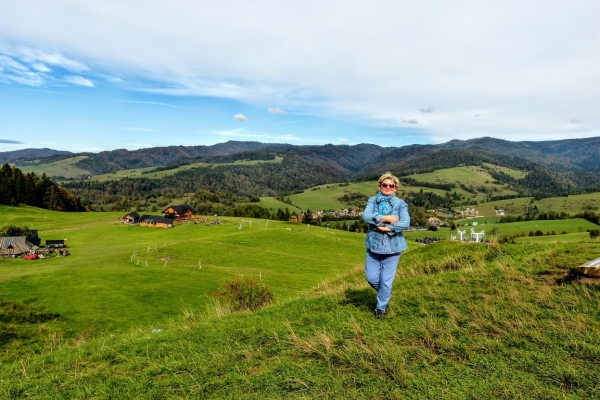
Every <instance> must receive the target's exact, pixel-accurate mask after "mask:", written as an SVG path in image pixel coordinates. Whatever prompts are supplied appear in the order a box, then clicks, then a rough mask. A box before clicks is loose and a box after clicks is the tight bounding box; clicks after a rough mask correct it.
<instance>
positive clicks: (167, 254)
mask: <svg viewBox="0 0 600 400" xmlns="http://www.w3.org/2000/svg"><path fill="white" fill-rule="evenodd" d="M120 216H121V215H120V214H113V213H88V214H63V213H52V212H48V211H43V210H38V209H32V208H13V207H0V217H1V218H2V221H7V223H13V224H17V225H23V224H27V225H28V226H30V227H32V228H38V229H40V235H41V236H42V238H56V237H62V238H67V239H68V242H67V243H68V244H69V249H70V250H71V252H72V255H71V256H69V257H66V258H58V257H53V258H51V259H46V260H38V261H30V262H27V261H25V260H22V259H20V260H19V259H17V260H7V259H3V260H0V272H1V276H2V280H1V281H0V299H1V300H3V301H4V302H7V301H21V302H23V303H25V304H27V305H31V306H35V307H43V308H44V309H46V310H49V311H52V312H55V313H59V314H60V315H61V316H62V318H63V319H64V320H60V321H57V322H56V323H57V324H60V323H62V324H65V325H66V326H67V328H68V330H67V331H66V333H63V335H64V336H62V337H57V336H56V334H55V333H56V332H57V331H59V330H58V327H56V326H54V327H53V326H50V325H49V324H48V323H41V327H40V335H39V336H40V338H39V341H38V342H37V343H36V345H35V347H30V349H34V350H33V351H31V350H30V351H29V352H27V351H26V350H27V348H19V347H17V346H16V345H12V347H11V343H17V342H18V341H14V340H13V341H12V342H11V341H10V339H11V338H12V337H14V334H12V335H13V336H10V335H11V333H10V332H14V331H15V329H16V328H17V327H16V323H15V322H12V325H11V324H10V323H8V324H5V325H3V323H4V322H5V321H6V315H8V314H2V315H3V318H2V320H1V321H0V329H5V330H4V331H3V336H2V337H3V339H2V341H1V342H0V345H1V346H2V347H0V348H1V349H2V350H3V351H10V352H12V353H9V354H4V355H3V359H4V360H5V361H4V362H3V364H2V368H0V396H2V398H7V399H8V398H48V399H50V398H77V399H82V398H215V399H216V398H219V399H221V398H236V399H254V398H273V399H275V398H352V399H368V398H407V399H422V398H436V399H437V398H452V399H473V398H477V399H529V398H564V399H580V398H581V399H584V398H585V399H588V398H598V397H600V383H599V378H600V345H599V344H598V341H597V337H598V336H599V335H600V307H599V306H598V305H599V304H600V285H584V284H582V283H580V282H579V277H577V275H576V274H575V273H574V271H575V267H576V266H578V265H580V264H582V263H584V262H586V261H588V260H590V259H594V258H596V257H598V255H599V254H600V240H591V239H589V235H587V234H586V233H585V232H579V231H580V229H586V228H587V227H588V226H590V225H586V224H589V223H587V221H583V220H573V221H570V220H566V221H544V222H543V224H544V225H541V223H540V222H539V221H533V222H528V223H520V224H517V223H515V224H493V223H492V220H491V219H488V220H487V221H484V219H479V220H478V222H479V224H478V225H477V227H476V230H479V229H483V228H485V229H487V228H488V227H492V226H493V227H497V228H498V232H499V234H500V233H503V234H509V233H514V232H522V231H529V230H531V229H532V228H533V226H534V225H535V224H536V223H537V224H538V228H543V229H551V228H553V229H564V230H565V231H568V232H570V233H568V234H565V235H556V236H544V237H541V238H543V239H546V238H555V237H561V236H565V237H566V236H573V237H574V236H575V235H579V236H578V240H577V241H565V242H560V241H558V242H557V241H552V242H550V243H546V242H538V243H534V242H528V243H526V244H521V243H516V244H505V245H499V244H485V243H470V244H469V243H458V242H453V241H443V242H440V243H436V244H432V245H427V246H423V245H418V244H416V243H414V238H415V237H416V235H422V234H432V235H435V234H436V233H439V232H414V233H412V232H411V233H408V234H407V237H408V240H409V244H410V248H409V251H407V252H406V253H405V254H404V255H403V256H402V258H401V261H400V266H399V269H398V273H397V275H396V281H395V283H394V291H393V298H392V303H391V305H390V309H389V312H388V315H387V316H386V318H385V319H383V320H378V319H375V318H374V317H373V316H372V308H373V304H374V301H375V294H374V292H373V290H372V289H371V288H370V287H368V285H367V284H366V283H365V281H364V277H363V274H362V262H363V257H364V249H363V247H362V240H363V237H364V236H363V235H360V234H355V233H345V232H339V231H333V230H327V229H325V228H317V227H310V228H308V227H306V226H301V225H296V224H289V223H276V222H274V221H269V222H268V224H267V222H266V221H265V220H262V221H261V220H253V222H252V226H251V228H250V225H249V224H240V220H238V219H233V218H231V219H228V220H227V222H225V223H224V224H223V225H220V226H216V227H208V226H204V225H194V224H185V225H181V226H177V227H175V228H173V229H168V230H155V229H151V228H141V227H136V226H124V225H120V224H118V223H117V222H118V221H117V218H118V217H120ZM472 222H473V220H466V221H463V223H472ZM484 223H485V225H483V224H484ZM240 226H241V227H242V229H239V228H240ZM592 226H594V227H595V225H592ZM459 228H460V229H469V227H468V226H463V225H461V226H460V227H459ZM442 232H443V231H442ZM525 239H527V238H525ZM534 239H536V240H537V239H539V238H534ZM138 260H139V262H138ZM146 260H148V266H147V267H146V265H145V262H146ZM240 274H242V275H246V276H253V277H257V278H258V279H261V282H262V283H263V284H265V285H266V286H267V287H268V288H269V289H270V290H272V291H273V293H274V294H275V299H276V301H275V303H274V304H273V305H271V306H269V307H266V308H264V309H261V310H257V311H254V312H240V313H231V312H229V311H227V310H224V309H223V308H222V307H220V306H219V305H217V304H215V303H214V302H211V301H210V300H209V299H210V293H211V292H212V291H214V290H215V289H216V288H217V287H219V285H220V283H221V282H222V281H223V280H225V279H228V278H230V277H233V276H239V275H240ZM3 304H4V303H3ZM30 316H31V314H30ZM23 325H27V326H31V325H35V324H33V323H31V322H27V323H25V324H23ZM11 329H12V330H11ZM53 329H56V330H57V331H55V330H53ZM7 340H9V342H7ZM23 346H25V345H23ZM29 346H33V345H31V344H30V345H29ZM7 349H8V350H7ZM11 354H12V357H13V360H14V362H12V361H11V359H10V355H11ZM20 354H22V355H20Z"/></svg>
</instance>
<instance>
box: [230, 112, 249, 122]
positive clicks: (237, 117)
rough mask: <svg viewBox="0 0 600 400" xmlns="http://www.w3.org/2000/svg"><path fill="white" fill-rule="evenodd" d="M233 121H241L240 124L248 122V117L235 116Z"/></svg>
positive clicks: (242, 115)
mask: <svg viewBox="0 0 600 400" xmlns="http://www.w3.org/2000/svg"><path fill="white" fill-rule="evenodd" d="M233 119H235V120H236V121H240V122H246V121H248V118H246V116H245V115H244V114H235V115H234V116H233Z"/></svg>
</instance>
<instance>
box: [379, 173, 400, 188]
mask: <svg viewBox="0 0 600 400" xmlns="http://www.w3.org/2000/svg"><path fill="white" fill-rule="evenodd" d="M386 179H391V180H393V181H394V183H395V184H396V187H398V186H400V180H398V178H396V177H395V176H394V175H392V173H391V172H385V173H384V174H383V175H381V177H380V178H379V180H378V181H377V186H379V185H381V182H383V181H385V180H386Z"/></svg>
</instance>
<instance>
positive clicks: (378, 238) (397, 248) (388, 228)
mask: <svg viewBox="0 0 600 400" xmlns="http://www.w3.org/2000/svg"><path fill="white" fill-rule="evenodd" d="M399 184H400V181H399V180H398V178H396V177H395V176H394V175H392V174H391V173H389V172H386V173H385V174H383V175H382V176H381V177H380V178H379V180H378V181H377V185H378V188H379V191H378V192H377V195H376V196H373V197H371V198H370V199H369V201H368V202H367V207H366V208H365V211H364V212H363V215H362V218H363V221H365V222H366V223H367V224H369V230H368V232H367V238H366V239H365V247H366V248H367V259H366V262H365V275H366V277H367V281H368V282H369V284H370V285H371V287H372V288H373V289H375V290H376V291H377V305H376V306H375V310H374V313H375V317H377V318H383V316H384V315H385V311H386V309H387V306H388V303H389V302H390V298H391V297H392V283H393V282H394V277H395V276H396V269H397V268H398V261H399V260H400V255H401V254H402V252H403V251H404V250H406V248H407V247H408V245H407V244H406V240H405V239H404V235H403V234H402V232H403V231H404V230H405V229H406V228H408V227H409V226H410V217H409V216H408V205H407V204H406V202H405V201H404V200H401V199H399V198H398V197H396V190H397V189H398V185H399Z"/></svg>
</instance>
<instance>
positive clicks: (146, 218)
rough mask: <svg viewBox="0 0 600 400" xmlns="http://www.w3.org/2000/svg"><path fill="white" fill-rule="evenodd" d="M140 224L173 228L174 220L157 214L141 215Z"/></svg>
mask: <svg viewBox="0 0 600 400" xmlns="http://www.w3.org/2000/svg"><path fill="white" fill-rule="evenodd" d="M139 221H140V226H149V227H151V228H172V227H173V220H172V219H170V218H165V217H158V216H156V215H142V216H141V217H140V220H139Z"/></svg>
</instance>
